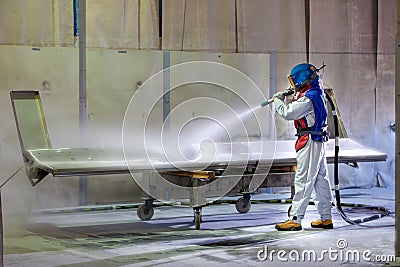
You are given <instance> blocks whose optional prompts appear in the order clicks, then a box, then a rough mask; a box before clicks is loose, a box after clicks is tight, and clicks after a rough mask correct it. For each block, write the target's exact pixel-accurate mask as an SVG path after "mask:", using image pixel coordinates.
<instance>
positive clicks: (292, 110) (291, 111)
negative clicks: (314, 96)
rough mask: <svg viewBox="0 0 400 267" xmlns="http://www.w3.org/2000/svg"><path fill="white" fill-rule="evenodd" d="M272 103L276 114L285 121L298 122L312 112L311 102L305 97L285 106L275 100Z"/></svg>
mask: <svg viewBox="0 0 400 267" xmlns="http://www.w3.org/2000/svg"><path fill="white" fill-rule="evenodd" d="M274 103H275V110H276V113H278V114H279V115H280V116H282V118H284V119H286V120H298V119H300V118H303V117H305V116H307V115H308V114H310V113H311V112H313V111H314V108H313V105H312V102H311V100H310V99H309V98H308V97H305V96H303V97H301V98H299V99H298V100H297V101H293V102H291V103H289V104H285V103H284V102H283V101H282V100H280V99H278V98H275V99H274Z"/></svg>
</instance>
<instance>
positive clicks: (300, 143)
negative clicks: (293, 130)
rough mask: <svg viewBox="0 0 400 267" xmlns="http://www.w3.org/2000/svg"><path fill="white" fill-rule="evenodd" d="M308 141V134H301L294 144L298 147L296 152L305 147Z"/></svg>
mask: <svg viewBox="0 0 400 267" xmlns="http://www.w3.org/2000/svg"><path fill="white" fill-rule="evenodd" d="M307 142H308V134H306V135H303V136H300V137H299V138H298V139H297V140H296V144H295V145H294V148H295V149H296V152H298V151H299V150H300V149H302V148H303V147H305V146H306V144H307Z"/></svg>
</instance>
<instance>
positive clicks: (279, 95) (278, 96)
mask: <svg viewBox="0 0 400 267" xmlns="http://www.w3.org/2000/svg"><path fill="white" fill-rule="evenodd" d="M284 94H285V91H282V92H277V93H275V94H274V99H275V98H278V99H280V100H282V101H283V99H285V95H284Z"/></svg>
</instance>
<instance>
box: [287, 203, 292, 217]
mask: <svg viewBox="0 0 400 267" xmlns="http://www.w3.org/2000/svg"><path fill="white" fill-rule="evenodd" d="M291 210H292V205H290V206H289V208H288V210H287V215H288V217H290V211H291Z"/></svg>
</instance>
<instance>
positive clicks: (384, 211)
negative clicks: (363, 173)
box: [325, 93, 390, 224]
mask: <svg viewBox="0 0 400 267" xmlns="http://www.w3.org/2000/svg"><path fill="white" fill-rule="evenodd" d="M325 96H326V99H327V100H328V102H329V104H330V107H331V110H332V116H333V123H334V127H335V159H334V183H335V197H336V204H335V206H336V209H337V210H338V212H339V214H340V216H341V217H342V218H343V220H345V221H346V222H347V223H349V224H360V223H364V222H368V221H372V220H376V219H379V218H382V217H384V216H388V215H389V214H390V211H389V210H388V209H386V208H384V207H378V206H369V205H362V204H354V205H353V207H355V208H363V209H368V210H373V211H380V212H381V214H375V215H372V216H369V217H366V218H362V219H356V220H352V219H350V218H349V217H347V215H346V214H345V212H344V211H343V209H342V203H341V201H340V190H339V120H338V116H337V114H336V109H335V105H334V103H333V100H332V98H331V97H330V96H329V94H327V93H325ZM346 206H347V205H346Z"/></svg>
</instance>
